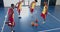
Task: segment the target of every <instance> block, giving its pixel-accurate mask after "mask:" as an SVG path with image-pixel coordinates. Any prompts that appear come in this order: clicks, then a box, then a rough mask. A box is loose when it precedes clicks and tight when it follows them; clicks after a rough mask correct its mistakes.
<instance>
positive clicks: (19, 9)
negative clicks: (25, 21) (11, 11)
mask: <svg viewBox="0 0 60 32" xmlns="http://www.w3.org/2000/svg"><path fill="white" fill-rule="evenodd" d="M22 2H23V0H22V1H19V2H18V3H17V4H16V5H17V11H18V15H19V16H18V17H19V18H21V17H20V13H21V10H22Z"/></svg>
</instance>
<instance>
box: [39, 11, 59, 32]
mask: <svg viewBox="0 0 60 32" xmlns="http://www.w3.org/2000/svg"><path fill="white" fill-rule="evenodd" d="M48 14H49V15H50V16H52V17H53V18H54V19H56V20H57V21H59V22H60V20H59V19H58V18H56V17H55V16H53V15H52V14H50V13H49V12H48ZM54 30H60V28H54V29H49V30H43V31H38V32H44V31H54Z"/></svg>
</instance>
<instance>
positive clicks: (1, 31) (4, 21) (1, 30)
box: [1, 13, 8, 32]
mask: <svg viewBox="0 0 60 32" xmlns="http://www.w3.org/2000/svg"><path fill="white" fill-rule="evenodd" d="M7 14H8V13H7ZM7 14H6V16H5V20H4V23H3V26H2V30H1V32H3V30H4V27H5V22H6V20H7V19H6V18H7V17H8V16H7Z"/></svg>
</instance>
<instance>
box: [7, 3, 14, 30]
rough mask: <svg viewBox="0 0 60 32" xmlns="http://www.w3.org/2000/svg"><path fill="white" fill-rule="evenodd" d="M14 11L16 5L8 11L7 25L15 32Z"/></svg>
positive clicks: (12, 5)
mask: <svg viewBox="0 0 60 32" xmlns="http://www.w3.org/2000/svg"><path fill="white" fill-rule="evenodd" d="M13 9H14V4H11V7H10V8H9V9H8V17H7V18H8V21H7V22H6V24H7V25H8V26H9V27H10V28H11V30H13V27H14V26H15V22H14V11H13Z"/></svg>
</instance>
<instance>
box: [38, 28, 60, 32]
mask: <svg viewBox="0 0 60 32" xmlns="http://www.w3.org/2000/svg"><path fill="white" fill-rule="evenodd" d="M54 30H60V28H54V29H49V30H43V31H38V32H44V31H47V32H49V31H54Z"/></svg>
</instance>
